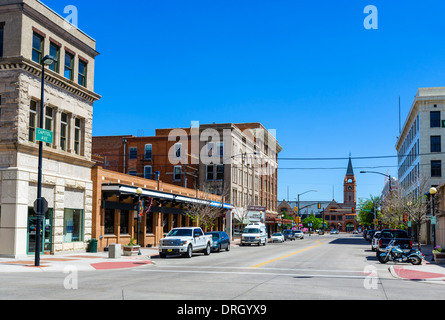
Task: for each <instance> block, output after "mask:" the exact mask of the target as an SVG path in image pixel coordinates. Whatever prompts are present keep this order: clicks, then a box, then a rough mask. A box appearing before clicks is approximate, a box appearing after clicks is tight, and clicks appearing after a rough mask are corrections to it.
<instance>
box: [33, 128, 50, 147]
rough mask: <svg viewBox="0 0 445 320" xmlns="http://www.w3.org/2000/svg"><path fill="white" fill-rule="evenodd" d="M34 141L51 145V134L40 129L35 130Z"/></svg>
mask: <svg viewBox="0 0 445 320" xmlns="http://www.w3.org/2000/svg"><path fill="white" fill-rule="evenodd" d="M36 141H42V142H46V143H50V144H52V143H53V132H52V131H49V130H45V129H41V128H37V129H36Z"/></svg>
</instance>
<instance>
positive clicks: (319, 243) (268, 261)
mask: <svg viewBox="0 0 445 320" xmlns="http://www.w3.org/2000/svg"><path fill="white" fill-rule="evenodd" d="M316 242H317V243H318V244H316V245H315V246H312V247H308V248H305V249H301V250H298V251H296V252H292V253H289V254H287V255H285V256H282V257H279V258H275V259H271V260H267V261H264V262H262V263H259V264H257V265H254V266H252V267H250V268H251V269H255V268H259V267H262V266H264V265H266V264H269V263H272V262H275V261H278V260H281V259H285V258H288V257H291V256H293V255H296V254H298V253H301V252H304V251H306V250H310V249H313V248H316V247H319V246H321V245H322V244H323V243H321V242H320V241H318V240H317V241H316Z"/></svg>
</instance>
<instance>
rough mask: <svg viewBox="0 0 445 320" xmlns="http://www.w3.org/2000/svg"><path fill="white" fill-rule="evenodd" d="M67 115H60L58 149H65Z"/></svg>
mask: <svg viewBox="0 0 445 320" xmlns="http://www.w3.org/2000/svg"><path fill="white" fill-rule="evenodd" d="M67 129H68V115H67V114H66V113H62V114H61V115H60V149H62V150H63V151H66V138H67V132H68V130H67Z"/></svg>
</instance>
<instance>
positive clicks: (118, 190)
mask: <svg viewBox="0 0 445 320" xmlns="http://www.w3.org/2000/svg"><path fill="white" fill-rule="evenodd" d="M137 189H138V187H135V186H126V185H122V184H103V185H102V191H104V192H110V193H114V194H117V195H120V194H126V195H132V196H137V195H138V194H137V193H136V190H137ZM141 189H142V193H141V196H146V197H150V198H156V199H163V200H170V201H175V202H185V203H198V204H202V205H210V206H212V207H223V208H224V209H228V210H232V209H233V208H234V207H233V206H232V205H231V204H228V203H225V204H224V206H222V203H221V202H218V201H212V200H204V199H199V198H193V197H187V196H183V195H179V194H173V193H168V192H163V191H157V190H150V189H144V188H141Z"/></svg>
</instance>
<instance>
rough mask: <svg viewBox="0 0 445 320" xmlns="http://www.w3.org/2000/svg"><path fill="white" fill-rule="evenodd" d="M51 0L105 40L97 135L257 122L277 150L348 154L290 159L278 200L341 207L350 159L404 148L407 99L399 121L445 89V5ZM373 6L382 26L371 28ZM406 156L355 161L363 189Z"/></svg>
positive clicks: (99, 63)
mask: <svg viewBox="0 0 445 320" xmlns="http://www.w3.org/2000/svg"><path fill="white" fill-rule="evenodd" d="M42 2H43V3H45V4H46V5H48V6H49V7H50V8H52V9H53V10H54V11H56V12H58V13H59V14H60V15H62V16H67V14H64V13H63V10H64V7H65V6H67V5H75V6H76V7H77V9H78V14H79V16H78V23H79V25H78V26H79V28H80V29H81V30H83V31H85V32H86V33H87V34H88V35H90V36H91V37H93V38H94V39H96V40H97V50H98V51H99V52H100V53H101V54H100V56H98V57H97V59H96V78H95V86H96V90H95V91H96V92H97V93H98V94H100V95H102V99H101V100H100V101H99V102H97V103H96V104H95V106H94V126H93V128H94V129H93V134H94V135H118V134H134V135H138V133H141V132H143V134H144V135H152V134H154V129H155V128H171V127H187V126H189V125H190V123H191V121H200V122H201V123H212V122H217V123H224V122H235V123H236V122H261V123H262V124H263V125H264V126H265V127H266V128H267V129H276V130H277V138H278V140H279V143H280V144H281V146H282V147H283V151H282V153H281V154H280V155H279V157H280V158H344V159H343V160H336V161H333V160H324V161H289V160H281V161H280V162H279V165H280V167H281V169H280V170H279V188H278V198H279V199H284V198H287V194H288V190H289V198H290V200H294V199H295V198H296V197H297V194H298V193H303V192H305V191H307V190H311V189H317V190H318V192H317V193H312V192H311V193H307V194H305V195H304V196H302V197H301V200H331V199H332V197H333V190H334V192H335V199H336V200H337V201H339V202H342V201H343V191H342V186H343V179H344V176H345V173H346V167H347V159H346V158H347V157H348V156H349V153H351V154H352V157H353V158H354V157H371V156H390V155H396V151H395V142H396V137H397V134H398V126H399V121H398V118H399V115H398V110H399V108H398V100H399V96H400V97H401V110H402V112H401V114H402V125H403V122H404V119H405V117H406V115H407V113H408V111H409V109H410V107H411V104H412V102H413V98H414V95H415V94H416V92H417V89H418V88H420V87H437V86H444V85H445V81H444V79H445V42H444V34H445V19H443V13H444V12H445V1H443V0H429V1H422V2H419V1H412V0H409V1H407V0H405V1H399V0H391V1H388V0H385V1H383V0H366V1H362V0H354V1H349V0H339V1H312V0H300V1H297V0H288V1H284V0H268V1H261V0H205V1H204V0H202V1H198V0H187V1H184V0H167V1H161V0H157V1H153V0H144V1H131V0H129V1H116V0H110V1H91V0H88V1H86V0H69V1H68V0H43V1H42ZM367 5H374V6H376V7H377V9H378V19H379V20H378V30H366V29H365V28H364V26H363V21H364V19H365V17H366V16H367V14H364V13H363V10H364V8H365V6H367ZM396 164H397V163H396V158H387V159H365V160H359V159H353V165H354V169H355V173H356V179H357V187H358V197H359V198H367V197H369V195H371V194H372V195H380V193H381V190H382V188H383V182H384V177H383V176H380V175H377V174H360V173H359V171H360V170H365V168H366V169H367V170H374V171H379V172H382V173H390V174H391V175H393V176H397V170H396ZM289 168H290V169H289ZM295 168H316V169H313V170H308V169H305V170H300V169H295ZM329 168H339V169H329Z"/></svg>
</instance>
